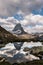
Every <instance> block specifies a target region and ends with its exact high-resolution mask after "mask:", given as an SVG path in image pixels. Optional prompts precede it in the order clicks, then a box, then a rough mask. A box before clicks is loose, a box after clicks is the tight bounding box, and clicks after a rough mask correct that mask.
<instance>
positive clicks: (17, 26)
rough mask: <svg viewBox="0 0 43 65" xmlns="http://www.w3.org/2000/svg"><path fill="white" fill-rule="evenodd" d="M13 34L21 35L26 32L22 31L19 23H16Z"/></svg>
mask: <svg viewBox="0 0 43 65" xmlns="http://www.w3.org/2000/svg"><path fill="white" fill-rule="evenodd" d="M13 32H14V34H17V35H21V34H26V32H25V31H24V29H23V27H22V26H21V24H20V23H18V24H17V25H16V26H15V28H14V29H13Z"/></svg>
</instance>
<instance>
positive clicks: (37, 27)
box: [0, 14, 43, 33]
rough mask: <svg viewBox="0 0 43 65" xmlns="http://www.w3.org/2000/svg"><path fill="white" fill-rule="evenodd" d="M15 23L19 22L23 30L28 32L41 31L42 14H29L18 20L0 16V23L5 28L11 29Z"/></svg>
mask: <svg viewBox="0 0 43 65" xmlns="http://www.w3.org/2000/svg"><path fill="white" fill-rule="evenodd" d="M17 23H21V25H22V27H23V28H24V30H25V31H26V32H28V33H32V32H43V16H41V15H33V14H29V15H27V16H25V17H24V19H23V20H20V21H18V20H17V19H15V18H14V17H8V18H6V19H2V18H0V25H1V26H2V27H4V28H5V29H6V30H13V28H14V27H15V26H16V24H17Z"/></svg>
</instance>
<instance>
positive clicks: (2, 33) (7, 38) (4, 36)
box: [0, 26, 17, 44]
mask: <svg viewBox="0 0 43 65" xmlns="http://www.w3.org/2000/svg"><path fill="white" fill-rule="evenodd" d="M15 39H17V37H16V36H15V35H13V34H11V33H10V32H8V31H7V30H5V29H4V28H2V27H1V26H0V43H1V44H2V43H8V42H13V41H15Z"/></svg>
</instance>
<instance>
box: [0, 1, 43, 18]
mask: <svg viewBox="0 0 43 65" xmlns="http://www.w3.org/2000/svg"><path fill="white" fill-rule="evenodd" d="M42 7H43V0H0V17H7V16H8V17H9V16H13V15H15V14H17V13H19V14H20V13H21V14H23V15H27V14H30V13H31V12H32V10H40V9H41V8H42Z"/></svg>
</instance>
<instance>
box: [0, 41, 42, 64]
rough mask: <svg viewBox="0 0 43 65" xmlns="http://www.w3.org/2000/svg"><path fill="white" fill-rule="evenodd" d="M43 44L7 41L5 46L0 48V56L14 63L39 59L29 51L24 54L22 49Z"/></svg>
mask: <svg viewBox="0 0 43 65" xmlns="http://www.w3.org/2000/svg"><path fill="white" fill-rule="evenodd" d="M39 46H43V45H42V43H41V42H14V43H8V44H6V45H5V47H2V48H0V57H5V58H6V59H7V61H8V62H10V63H15V62H19V63H20V62H26V61H30V60H35V59H37V60H39V57H36V56H34V55H32V54H30V53H29V51H28V55H27V56H26V53H27V52H25V51H23V49H24V48H25V47H28V48H32V47H39Z"/></svg>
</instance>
